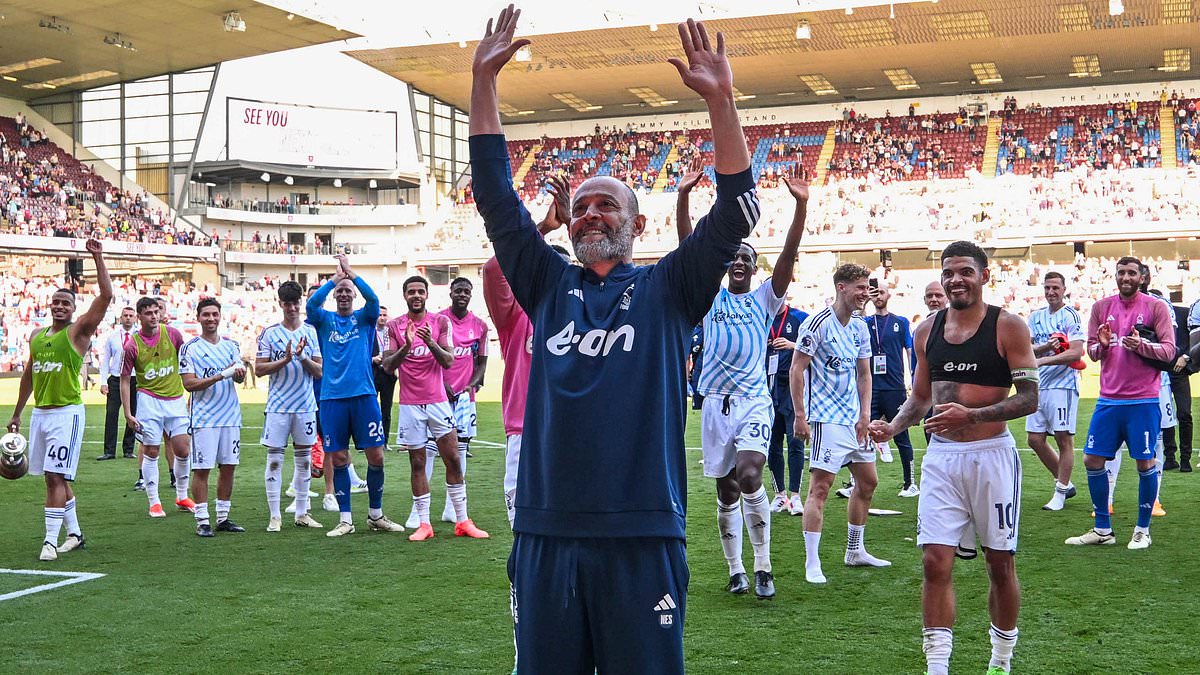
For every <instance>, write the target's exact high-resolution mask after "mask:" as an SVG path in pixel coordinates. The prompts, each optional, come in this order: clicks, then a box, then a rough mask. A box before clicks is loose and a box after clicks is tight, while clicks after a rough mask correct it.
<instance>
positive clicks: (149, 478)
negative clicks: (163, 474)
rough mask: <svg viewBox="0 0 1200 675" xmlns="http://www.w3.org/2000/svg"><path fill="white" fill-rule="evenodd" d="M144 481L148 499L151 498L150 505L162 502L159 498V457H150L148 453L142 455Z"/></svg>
mask: <svg viewBox="0 0 1200 675" xmlns="http://www.w3.org/2000/svg"><path fill="white" fill-rule="evenodd" d="M142 483H143V486H144V487H145V488H146V499H148V500H150V506H154V505H155V504H161V503H162V502H161V501H159V499H158V458H157V457H155V458H154V459H150V458H149V457H147V456H146V455H142Z"/></svg>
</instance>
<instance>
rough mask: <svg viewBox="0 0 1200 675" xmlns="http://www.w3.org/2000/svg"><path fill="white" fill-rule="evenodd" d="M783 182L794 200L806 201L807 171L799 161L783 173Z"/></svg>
mask: <svg viewBox="0 0 1200 675" xmlns="http://www.w3.org/2000/svg"><path fill="white" fill-rule="evenodd" d="M783 182H784V184H786V185H787V189H788V192H790V193H792V197H795V199H796V201H798V202H808V172H807V171H805V170H804V167H803V166H801V165H800V163H799V162H797V163H796V166H795V167H793V168H792V170H791V171H789V172H787V173H785V174H784V176H783Z"/></svg>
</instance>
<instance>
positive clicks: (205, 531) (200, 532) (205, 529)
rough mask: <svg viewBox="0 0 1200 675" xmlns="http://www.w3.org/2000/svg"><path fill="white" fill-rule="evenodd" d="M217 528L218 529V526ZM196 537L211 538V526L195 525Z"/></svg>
mask: <svg viewBox="0 0 1200 675" xmlns="http://www.w3.org/2000/svg"><path fill="white" fill-rule="evenodd" d="M218 527H220V526H219V525H218ZM196 536H197V537H211V536H213V529H212V525H209V524H208V523H201V524H199V525H197V526H196Z"/></svg>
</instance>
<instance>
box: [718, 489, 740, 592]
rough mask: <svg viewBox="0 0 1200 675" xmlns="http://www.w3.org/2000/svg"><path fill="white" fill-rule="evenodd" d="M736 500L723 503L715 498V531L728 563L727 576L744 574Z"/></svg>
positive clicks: (738, 507)
mask: <svg viewBox="0 0 1200 675" xmlns="http://www.w3.org/2000/svg"><path fill="white" fill-rule="evenodd" d="M740 507H741V505H740V504H738V503H737V502H734V503H733V504H725V503H723V502H722V501H721V499H720V498H717V531H718V532H719V533H720V535H721V550H722V551H724V552H725V562H727V563H729V576H733V575H735V574H745V572H746V567H745V565H743V564H742V509H741V508H740Z"/></svg>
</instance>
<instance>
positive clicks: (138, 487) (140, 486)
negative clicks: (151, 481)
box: [133, 478, 146, 492]
mask: <svg viewBox="0 0 1200 675" xmlns="http://www.w3.org/2000/svg"><path fill="white" fill-rule="evenodd" d="M133 491H134V492H145V491H146V481H144V480H142V479H141V478H139V479H137V482H136V483H134V484H133Z"/></svg>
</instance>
